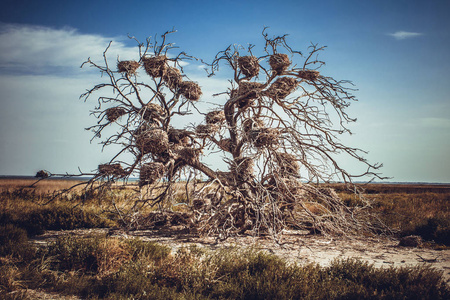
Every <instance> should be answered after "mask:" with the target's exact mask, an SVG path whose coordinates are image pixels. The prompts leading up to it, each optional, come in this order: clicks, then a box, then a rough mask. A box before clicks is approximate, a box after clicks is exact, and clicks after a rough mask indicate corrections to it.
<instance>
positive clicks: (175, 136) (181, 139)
mask: <svg viewBox="0 0 450 300" xmlns="http://www.w3.org/2000/svg"><path fill="white" fill-rule="evenodd" d="M168 135H169V142H170V143H173V144H180V145H188V144H190V143H191V138H190V136H191V132H189V131H187V130H184V129H175V128H170V129H169V132H168Z"/></svg>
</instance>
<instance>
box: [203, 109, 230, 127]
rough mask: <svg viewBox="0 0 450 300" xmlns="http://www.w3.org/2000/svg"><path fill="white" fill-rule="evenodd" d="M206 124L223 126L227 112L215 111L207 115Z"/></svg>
mask: <svg viewBox="0 0 450 300" xmlns="http://www.w3.org/2000/svg"><path fill="white" fill-rule="evenodd" d="M205 121H206V124H221V123H223V122H224V121H225V112H224V111H223V110H214V111H210V112H209V113H207V114H206V117H205Z"/></svg>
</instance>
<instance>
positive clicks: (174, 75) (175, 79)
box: [162, 67, 183, 89]
mask: <svg viewBox="0 0 450 300" xmlns="http://www.w3.org/2000/svg"><path fill="white" fill-rule="evenodd" d="M162 79H163V80H164V81H165V82H166V84H167V86H168V87H170V88H171V89H175V88H177V87H178V86H179V85H180V84H181V82H182V81H183V78H182V76H181V72H180V70H178V69H177V68H174V67H168V68H167V69H166V70H165V72H164V74H163V75H162Z"/></svg>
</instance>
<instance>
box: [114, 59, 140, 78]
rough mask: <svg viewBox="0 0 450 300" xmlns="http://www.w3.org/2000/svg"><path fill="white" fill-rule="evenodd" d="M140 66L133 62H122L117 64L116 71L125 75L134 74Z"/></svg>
mask: <svg viewBox="0 0 450 300" xmlns="http://www.w3.org/2000/svg"><path fill="white" fill-rule="evenodd" d="M140 66H141V65H140V64H139V63H138V62H137V61H134V60H123V61H119V62H118V63H117V70H118V71H119V72H121V73H127V74H128V75H134V74H136V70H137V69H138V68H139V67H140Z"/></svg>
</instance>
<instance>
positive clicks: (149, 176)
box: [139, 162, 166, 186]
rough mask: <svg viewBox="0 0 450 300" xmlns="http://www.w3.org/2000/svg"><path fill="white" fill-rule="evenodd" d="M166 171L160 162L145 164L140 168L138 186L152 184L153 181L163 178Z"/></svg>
mask: <svg viewBox="0 0 450 300" xmlns="http://www.w3.org/2000/svg"><path fill="white" fill-rule="evenodd" d="M165 171H166V169H165V167H164V165H163V164H162V163H160V162H151V163H146V164H144V165H143V166H142V167H141V170H140V173H139V185H140V186H144V185H148V184H153V183H154V182H155V181H157V180H158V179H160V178H161V177H163V176H164V173H165Z"/></svg>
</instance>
